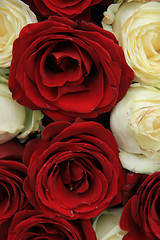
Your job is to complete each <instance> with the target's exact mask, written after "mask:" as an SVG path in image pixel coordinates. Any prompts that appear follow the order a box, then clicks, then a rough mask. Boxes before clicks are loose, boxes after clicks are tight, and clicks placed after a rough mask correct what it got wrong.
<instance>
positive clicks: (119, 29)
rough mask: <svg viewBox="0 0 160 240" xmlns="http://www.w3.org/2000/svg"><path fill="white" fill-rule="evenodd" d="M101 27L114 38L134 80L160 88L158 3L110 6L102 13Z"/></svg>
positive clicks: (136, 2)
mask: <svg viewBox="0 0 160 240" xmlns="http://www.w3.org/2000/svg"><path fill="white" fill-rule="evenodd" d="M153 16H154V17H153ZM102 25H103V28H104V29H106V30H108V29H110V30H111V31H113V33H114V34H115V35H116V37H117V39H118V41H119V44H120V45H121V46H122V48H123V51H124V55H125V58H126V61H127V63H128V65H129V66H130V67H131V68H132V69H133V71H134V73H135V79H134V80H135V81H136V82H140V83H143V84H147V85H153V86H156V87H160V52H159V49H160V41H159V38H160V3H159V2H148V3H142V1H140V2H138V1H131V2H126V1H124V2H123V1H122V2H120V3H117V4H113V5H111V6H110V7H109V8H108V11H106V12H104V18H103V20H102Z"/></svg>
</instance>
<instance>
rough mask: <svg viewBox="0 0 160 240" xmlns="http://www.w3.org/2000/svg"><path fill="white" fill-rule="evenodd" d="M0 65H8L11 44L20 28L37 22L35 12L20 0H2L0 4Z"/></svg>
mask: <svg viewBox="0 0 160 240" xmlns="http://www.w3.org/2000/svg"><path fill="white" fill-rule="evenodd" d="M0 21H1V28H0V67H9V66H10V63H11V58H12V45H13V42H14V40H15V39H16V38H17V37H18V35H19V33H20V31H21V29H22V28H23V27H24V26H25V25H27V24H28V23H33V22H37V18H36V16H35V14H34V13H33V12H32V11H31V10H30V8H29V7H28V6H27V5H26V4H25V3H23V2H22V1H20V0H3V1H1V5H0Z"/></svg>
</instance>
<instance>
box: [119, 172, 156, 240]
mask: <svg viewBox="0 0 160 240" xmlns="http://www.w3.org/2000/svg"><path fill="white" fill-rule="evenodd" d="M159 206H160V172H156V173H153V174H152V175H150V176H148V177H147V178H146V179H145V180H144V181H143V183H142V184H141V185H140V187H139V189H138V191H137V193H136V194H135V195H134V196H133V197H132V198H131V199H130V200H129V201H128V202H127V204H126V205H125V207H124V210H123V212H122V217H121V222H120V225H121V228H122V229H123V230H126V231H128V232H129V233H128V234H127V235H126V236H125V237H124V240H133V239H141V240H158V239H160V207H159Z"/></svg>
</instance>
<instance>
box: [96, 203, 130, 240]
mask: <svg viewBox="0 0 160 240" xmlns="http://www.w3.org/2000/svg"><path fill="white" fill-rule="evenodd" d="M122 210H123V208H111V209H108V210H105V211H103V212H102V213H101V214H100V215H99V216H98V217H96V218H95V219H94V222H93V228H94V230H95V232H96V236H97V240H121V239H122V238H123V236H124V235H125V234H126V233H127V232H125V231H123V230H121V228H120V226H119V222H120V217H121V214H122Z"/></svg>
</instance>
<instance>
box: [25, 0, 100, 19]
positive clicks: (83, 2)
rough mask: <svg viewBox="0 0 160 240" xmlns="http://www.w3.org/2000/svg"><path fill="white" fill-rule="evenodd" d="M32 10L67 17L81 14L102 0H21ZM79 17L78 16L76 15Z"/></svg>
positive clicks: (47, 14)
mask: <svg viewBox="0 0 160 240" xmlns="http://www.w3.org/2000/svg"><path fill="white" fill-rule="evenodd" d="M23 1H24V2H25V3H27V4H28V5H29V6H30V7H31V8H32V9H33V10H35V8H37V10H38V11H39V12H40V13H41V14H42V15H43V16H46V17H47V16H50V15H55V14H58V15H60V16H66V17H69V18H73V17H76V16H78V15H81V14H83V15H84V12H85V10H87V9H88V8H90V7H91V6H93V5H95V4H98V3H100V2H102V1H103V0H79V1H77V0H72V1H66V0H61V1H56V0H23ZM78 17H79V16H78Z"/></svg>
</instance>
